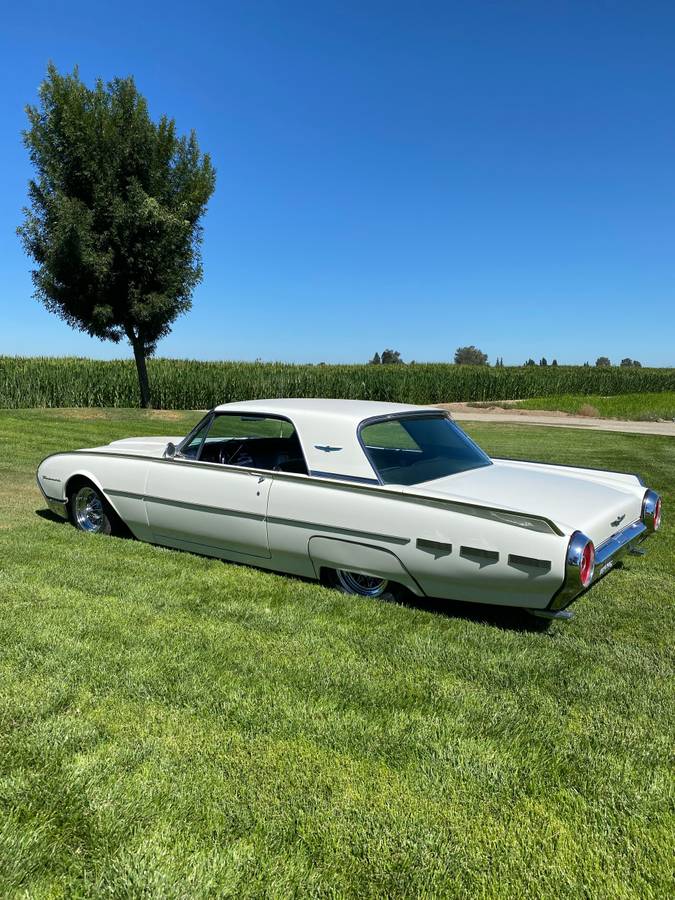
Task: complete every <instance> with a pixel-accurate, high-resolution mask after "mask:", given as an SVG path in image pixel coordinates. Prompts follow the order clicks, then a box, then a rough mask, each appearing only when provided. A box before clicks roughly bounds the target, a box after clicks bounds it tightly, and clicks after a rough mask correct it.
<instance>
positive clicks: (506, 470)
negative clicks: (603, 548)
mask: <svg viewBox="0 0 675 900" xmlns="http://www.w3.org/2000/svg"><path fill="white" fill-rule="evenodd" d="M403 490H404V493H415V494H424V495H427V496H430V497H438V498H440V499H446V500H450V499H452V498H455V499H457V500H460V501H463V502H465V503H477V504H480V505H485V506H492V507H498V508H500V509H507V510H510V511H518V512H524V513H529V514H530V515H538V516H544V517H546V518H547V519H551V520H552V521H553V522H555V523H556V525H558V526H559V527H560V528H561V529H562V530H563V531H564V532H566V533H571V532H573V531H577V530H578V531H583V532H584V533H585V534H587V535H588V537H590V538H591V540H593V542H594V543H595V545H596V546H598V545H599V544H601V543H602V542H603V541H605V540H607V538H609V537H611V535H612V534H614V533H616V532H617V531H620V530H621V529H622V528H625V527H626V525H629V524H630V523H631V522H634V521H635V520H636V519H639V518H640V512H641V509H642V495H643V494H644V488H643V487H640V486H639V484H638V482H637V480H636V483H635V485H633V484H630V483H627V484H625V485H624V484H620V483H617V482H612V483H608V482H607V481H603V478H602V473H598V474H597V475H595V474H594V472H593V471H592V470H588V475H586V473H584V474H583V475H580V474H579V472H578V471H572V472H570V473H569V474H568V473H566V472H565V470H564V469H560V470H558V471H551V469H550V468H548V469H547V467H545V466H541V467H538V466H537V464H536V463H532V464H529V465H523V463H516V464H510V463H509V462H507V461H502V460H498V461H496V462H494V463H493V465H491V466H485V467H483V468H480V469H472V470H471V471H469V472H461V473H459V474H458V475H450V476H447V477H445V478H438V479H436V480H435V481H427V482H425V483H424V484H418V485H413V486H411V487H406V488H404V489H403Z"/></svg>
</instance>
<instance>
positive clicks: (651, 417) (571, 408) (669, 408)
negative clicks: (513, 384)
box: [469, 391, 675, 422]
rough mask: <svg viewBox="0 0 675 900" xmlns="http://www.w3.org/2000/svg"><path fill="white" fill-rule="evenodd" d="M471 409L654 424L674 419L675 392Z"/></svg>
mask: <svg viewBox="0 0 675 900" xmlns="http://www.w3.org/2000/svg"><path fill="white" fill-rule="evenodd" d="M469 406H501V407H503V408H504V409H508V408H510V407H524V408H525V409H551V410H561V411H562V412H567V413H572V414H573V415H593V416H600V417H601V418H605V419H631V420H635V421H646V422H654V421H657V420H659V419H668V420H673V419H675V391H663V392H662V393H656V394H618V395H616V396H612V397H601V396H599V395H598V394H566V395H562V396H559V397H535V398H534V399H532V400H518V401H514V402H512V403H508V402H504V403H470V404H469Z"/></svg>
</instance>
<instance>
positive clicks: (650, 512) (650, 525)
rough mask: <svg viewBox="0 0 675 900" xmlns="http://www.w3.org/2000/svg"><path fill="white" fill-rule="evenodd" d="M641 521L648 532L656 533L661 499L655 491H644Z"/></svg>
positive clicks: (659, 518) (659, 517)
mask: <svg viewBox="0 0 675 900" xmlns="http://www.w3.org/2000/svg"><path fill="white" fill-rule="evenodd" d="M642 521H643V522H644V523H645V525H646V526H647V530H648V531H656V530H657V529H658V527H659V525H660V524H661V498H660V497H659V495H658V494H657V493H656V491H646V492H645V496H644V499H643V501H642Z"/></svg>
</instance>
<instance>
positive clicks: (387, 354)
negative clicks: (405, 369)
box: [370, 350, 403, 366]
mask: <svg viewBox="0 0 675 900" xmlns="http://www.w3.org/2000/svg"><path fill="white" fill-rule="evenodd" d="M402 363H403V360H402V359H401V354H400V353H399V351H398V350H383V351H382V356H380V354H379V353H376V354H375V356H373V358H372V359H371V360H370V364H371V365H373V366H379V365H383V366H391V365H399V364H402Z"/></svg>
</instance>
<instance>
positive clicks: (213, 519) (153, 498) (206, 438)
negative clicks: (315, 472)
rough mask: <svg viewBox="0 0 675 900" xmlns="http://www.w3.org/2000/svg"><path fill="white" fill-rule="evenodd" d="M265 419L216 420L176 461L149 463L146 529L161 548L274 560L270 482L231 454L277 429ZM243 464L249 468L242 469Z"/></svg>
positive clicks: (241, 456)
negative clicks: (268, 515)
mask: <svg viewBox="0 0 675 900" xmlns="http://www.w3.org/2000/svg"><path fill="white" fill-rule="evenodd" d="M262 418H263V417H246V416H232V415H229V414H225V415H219V416H216V417H212V418H211V419H210V420H208V421H207V422H206V423H205V424H204V426H203V427H202V428H201V429H200V430H199V431H198V432H197V434H195V435H194V436H193V437H192V438H191V439H190V440H189V441H188V444H187V445H186V446H181V448H180V451H179V453H178V454H177V455H176V456H175V457H173V459H162V460H157V461H156V462H153V463H151V464H150V467H149V471H148V478H147V483H146V490H145V506H146V512H147V516H148V524H149V526H150V529H151V531H152V535H153V539H154V540H155V541H157V543H161V544H167V543H168V544H169V545H171V546H179V547H183V548H184V549H194V550H198V551H199V550H200V549H201V550H203V551H205V552H208V553H213V554H215V555H219V556H226V557H227V556H232V557H234V558H237V557H240V556H246V557H259V558H260V557H262V558H269V557H270V549H269V542H268V538H267V522H266V513H267V500H268V496H269V491H270V487H271V483H272V479H271V477H270V476H268V475H267V474H266V473H265V472H263V471H260V470H258V471H255V470H254V469H253V468H252V467H251V465H250V463H252V459H251V458H250V455H247V454H246V453H245V452H241V451H240V452H239V457H238V459H239V460H240V462H239V463H238V464H237V461H236V460H234V463H235V464H233V465H230V464H228V463H229V462H230V457H231V454H232V453H233V451H234V450H235V449H236V448H237V447H239V446H240V445H241V446H242V447H246V444H247V441H249V440H251V439H252V438H253V439H255V438H256V437H257V436H259V432H261V431H262V432H263V433H264V431H265V429H267V430H268V431H269V430H270V428H274V427H277V428H278V427H279V426H278V425H276V426H274V425H272V426H269V425H267V424H266V423H265V422H262V421H260V420H261V419H262ZM242 463H248V465H246V464H242Z"/></svg>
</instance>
